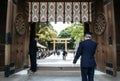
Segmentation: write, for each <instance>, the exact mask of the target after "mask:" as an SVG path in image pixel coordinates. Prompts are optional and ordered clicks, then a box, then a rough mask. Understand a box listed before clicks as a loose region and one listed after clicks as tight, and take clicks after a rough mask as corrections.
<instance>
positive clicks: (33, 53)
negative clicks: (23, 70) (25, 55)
mask: <svg viewBox="0 0 120 81" xmlns="http://www.w3.org/2000/svg"><path fill="white" fill-rule="evenodd" d="M38 39H39V37H38V36H35V37H34V39H33V40H32V41H30V45H29V53H30V64H31V67H30V70H29V71H30V72H36V70H37V63H36V61H37V59H36V55H37V51H38V48H37V41H38Z"/></svg>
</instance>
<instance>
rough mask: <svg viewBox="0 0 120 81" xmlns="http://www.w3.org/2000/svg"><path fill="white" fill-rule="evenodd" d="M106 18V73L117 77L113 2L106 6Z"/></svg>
mask: <svg viewBox="0 0 120 81" xmlns="http://www.w3.org/2000/svg"><path fill="white" fill-rule="evenodd" d="M104 10H105V17H106V21H107V26H106V38H107V48H106V50H107V53H106V67H105V68H106V73H108V74H110V75H114V76H116V72H117V69H116V68H117V67H116V66H117V64H116V35H115V32H116V31H115V19H114V6H113V0H109V2H108V3H106V4H105V5H104Z"/></svg>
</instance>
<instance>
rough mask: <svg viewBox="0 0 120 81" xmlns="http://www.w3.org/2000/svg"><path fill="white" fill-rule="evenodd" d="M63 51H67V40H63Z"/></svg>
mask: <svg viewBox="0 0 120 81" xmlns="http://www.w3.org/2000/svg"><path fill="white" fill-rule="evenodd" d="M65 51H67V40H65Z"/></svg>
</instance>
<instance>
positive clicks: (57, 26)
mask: <svg viewBox="0 0 120 81" xmlns="http://www.w3.org/2000/svg"><path fill="white" fill-rule="evenodd" d="M50 24H51V25H52V26H53V28H54V29H55V30H56V31H57V32H58V34H59V33H60V32H61V31H62V30H63V29H65V28H66V27H68V26H70V25H71V23H69V24H68V23H63V22H57V23H54V22H51V23H50Z"/></svg>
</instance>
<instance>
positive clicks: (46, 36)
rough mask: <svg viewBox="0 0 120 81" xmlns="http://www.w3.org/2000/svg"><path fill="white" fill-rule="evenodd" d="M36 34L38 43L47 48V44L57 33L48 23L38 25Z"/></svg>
mask: <svg viewBox="0 0 120 81" xmlns="http://www.w3.org/2000/svg"><path fill="white" fill-rule="evenodd" d="M36 32H37V35H38V36H39V42H40V43H41V44H43V45H45V46H48V42H49V41H51V40H52V38H56V37H57V32H56V31H55V30H54V29H53V26H52V25H51V24H48V23H38V24H37V27H36Z"/></svg>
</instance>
